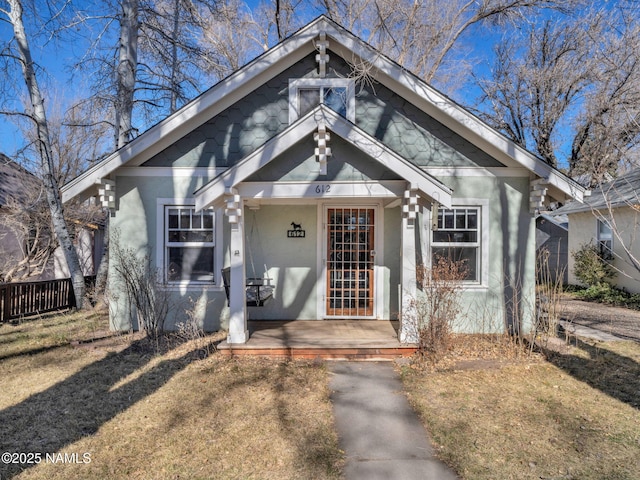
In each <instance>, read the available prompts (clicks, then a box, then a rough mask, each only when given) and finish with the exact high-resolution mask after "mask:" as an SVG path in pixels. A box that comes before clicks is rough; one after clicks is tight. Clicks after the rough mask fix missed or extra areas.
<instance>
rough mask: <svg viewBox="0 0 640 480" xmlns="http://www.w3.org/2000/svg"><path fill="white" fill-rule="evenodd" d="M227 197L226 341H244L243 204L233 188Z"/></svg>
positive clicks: (245, 339) (245, 319) (245, 313)
mask: <svg viewBox="0 0 640 480" xmlns="http://www.w3.org/2000/svg"><path fill="white" fill-rule="evenodd" d="M230 193H231V195H230V196H229V197H228V199H227V208H226V210H225V214H226V215H227V217H229V223H230V225H231V239H230V253H231V261H230V274H229V275H230V283H231V285H230V288H229V310H230V315H229V335H228V336H227V342H228V343H246V342H247V340H249V329H248V328H247V295H246V291H245V285H246V283H247V281H246V280H247V279H246V273H245V267H244V215H243V213H244V212H243V210H244V205H243V202H242V199H241V198H240V195H238V193H237V191H236V190H235V189H234V190H233V191H232V192H230Z"/></svg>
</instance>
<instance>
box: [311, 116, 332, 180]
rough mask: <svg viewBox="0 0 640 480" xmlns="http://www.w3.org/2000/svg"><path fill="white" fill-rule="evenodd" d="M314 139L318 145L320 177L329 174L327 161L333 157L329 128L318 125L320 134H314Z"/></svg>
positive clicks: (316, 153) (317, 159)
mask: <svg viewBox="0 0 640 480" xmlns="http://www.w3.org/2000/svg"><path fill="white" fill-rule="evenodd" d="M313 139H314V140H315V141H316V142H317V143H318V146H317V147H316V149H315V155H316V162H318V163H319V164H320V175H326V174H327V160H329V157H330V156H331V148H330V147H329V146H328V145H329V140H331V135H330V134H329V132H328V131H327V126H326V125H325V124H324V123H320V124H319V125H318V133H314V134H313Z"/></svg>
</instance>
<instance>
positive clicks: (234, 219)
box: [224, 188, 242, 224]
mask: <svg viewBox="0 0 640 480" xmlns="http://www.w3.org/2000/svg"><path fill="white" fill-rule="evenodd" d="M224 200H225V202H226V204H227V206H226V208H225V209H224V214H225V215H226V216H227V217H229V223H231V224H235V223H238V222H239V221H240V218H241V217H242V197H240V194H239V193H238V189H237V188H227V190H226V192H225V195H224Z"/></svg>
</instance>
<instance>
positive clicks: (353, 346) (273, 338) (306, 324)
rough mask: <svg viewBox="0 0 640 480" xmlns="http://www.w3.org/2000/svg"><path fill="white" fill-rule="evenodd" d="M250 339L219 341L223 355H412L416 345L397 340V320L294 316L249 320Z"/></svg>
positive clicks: (368, 357)
mask: <svg viewBox="0 0 640 480" xmlns="http://www.w3.org/2000/svg"><path fill="white" fill-rule="evenodd" d="M248 326H249V341H248V342H247V343H244V344H228V343H227V342H226V341H224V342H222V343H220V344H219V345H218V350H219V352H220V353H221V354H223V355H232V356H240V355H261V356H269V357H278V358H310V359H315V358H320V359H330V360H392V359H394V358H397V357H406V356H411V355H413V354H414V353H415V351H416V346H415V345H403V344H401V343H400V342H399V340H398V322H397V321H396V322H390V321H383V320H295V321H272V320H263V321H253V322H251V321H250V322H249V324H248Z"/></svg>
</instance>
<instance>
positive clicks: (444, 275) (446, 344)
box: [412, 257, 467, 357]
mask: <svg viewBox="0 0 640 480" xmlns="http://www.w3.org/2000/svg"><path fill="white" fill-rule="evenodd" d="M466 276H467V266H466V264H465V262H464V261H452V260H449V259H447V258H444V257H437V258H436V259H435V261H434V265H432V266H431V267H427V266H425V265H419V266H418V267H417V269H416V280H417V282H418V289H419V290H421V292H420V294H419V296H418V298H417V299H415V301H414V305H413V306H412V307H413V310H414V311H415V315H416V317H417V318H416V320H417V325H418V350H419V352H420V353H421V354H422V355H426V354H429V355H432V356H434V357H438V356H440V355H442V354H443V353H444V352H446V351H447V350H448V349H449V348H450V346H451V342H452V333H453V325H454V322H455V320H456V318H457V317H458V315H459V314H460V313H461V312H462V303H461V295H462V280H464V279H465V278H466Z"/></svg>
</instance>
